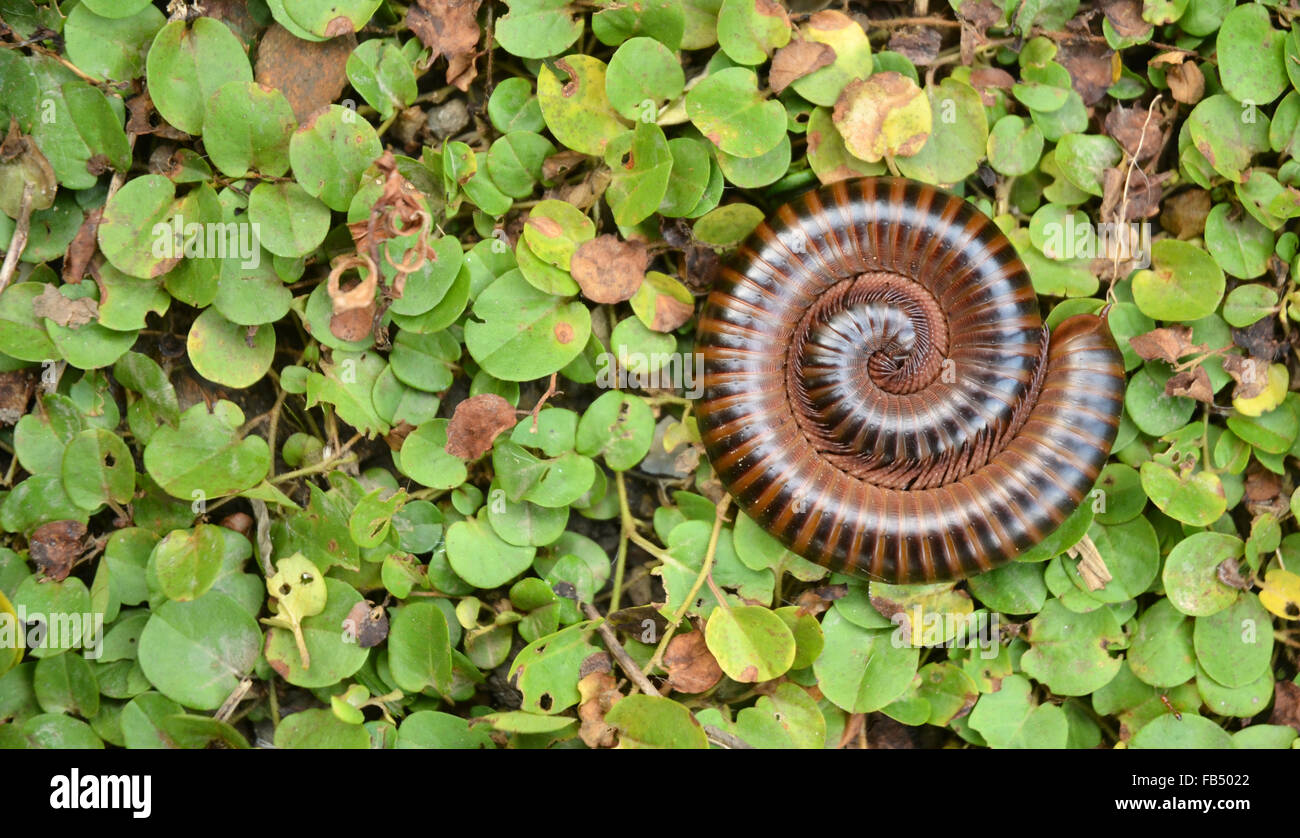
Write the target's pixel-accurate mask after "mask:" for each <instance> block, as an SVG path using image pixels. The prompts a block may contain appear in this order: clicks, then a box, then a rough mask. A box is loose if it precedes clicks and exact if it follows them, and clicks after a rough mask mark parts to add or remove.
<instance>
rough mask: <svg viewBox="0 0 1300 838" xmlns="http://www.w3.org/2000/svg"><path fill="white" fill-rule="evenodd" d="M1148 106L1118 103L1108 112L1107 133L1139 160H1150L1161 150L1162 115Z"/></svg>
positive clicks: (1130, 155)
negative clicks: (1131, 106)
mask: <svg viewBox="0 0 1300 838" xmlns="http://www.w3.org/2000/svg"><path fill="white" fill-rule="evenodd" d="M1147 116H1148V112H1147V109H1146V108H1126V107H1124V106H1123V105H1116V106H1115V107H1114V108H1112V109H1111V111H1110V113H1108V114H1106V133H1107V134H1109V135H1110V136H1111V138H1112V139H1114V140H1115V142H1117V143H1119V144H1120V146H1121V147H1122V148H1123V149H1124V151H1126V152H1128V155H1129V157H1136V158H1137V159H1138V162H1139V163H1141V162H1142V161H1144V160H1150V159H1151V158H1152V157H1153V156H1155V155H1156V154H1157V153H1158V152H1159V151H1160V133H1161V117H1160V115H1159V114H1158V113H1156V112H1154V111H1152V112H1151V113H1150V119H1148V118H1147Z"/></svg>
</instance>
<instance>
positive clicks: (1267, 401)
mask: <svg viewBox="0 0 1300 838" xmlns="http://www.w3.org/2000/svg"><path fill="white" fill-rule="evenodd" d="M1290 383H1291V380H1290V375H1289V374H1288V373H1287V370H1286V366H1285V365H1284V364H1272V365H1270V366H1269V368H1268V386H1267V387H1265V388H1264V390H1263V392H1261V393H1260V394H1259V395H1258V396H1252V397H1251V398H1249V399H1233V400H1232V406H1233V407H1234V408H1235V409H1236V411H1237V412H1238V413H1240V414H1241V415H1242V416H1261V415H1263V414H1265V413H1268V412H1269V411H1270V410H1273V409H1274V408H1276V407H1277V406H1278V405H1280V404H1281V403H1282V400H1283V399H1285V398H1286V391H1287V387H1288V386H1289V385H1290Z"/></svg>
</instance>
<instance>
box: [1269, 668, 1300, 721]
mask: <svg viewBox="0 0 1300 838" xmlns="http://www.w3.org/2000/svg"><path fill="white" fill-rule="evenodd" d="M1268 723H1269V724H1271V725H1288V726H1290V727H1293V728H1295V729H1296V731H1298V732H1300V684H1295V683H1293V682H1291V681H1287V680H1281V681H1278V682H1277V683H1276V684H1274V685H1273V713H1272V714H1271V715H1270V716H1269V717H1268Z"/></svg>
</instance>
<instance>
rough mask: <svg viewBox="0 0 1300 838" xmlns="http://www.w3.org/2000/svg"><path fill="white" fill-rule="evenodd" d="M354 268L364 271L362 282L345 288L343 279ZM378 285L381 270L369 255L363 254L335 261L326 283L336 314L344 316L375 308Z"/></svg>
mask: <svg viewBox="0 0 1300 838" xmlns="http://www.w3.org/2000/svg"><path fill="white" fill-rule="evenodd" d="M354 268H357V269H361V270H362V271H363V274H364V275H363V276H362V278H361V281H360V282H358V283H356V284H354V285H352V286H351V287H349V288H343V287H342V286H341V284H340V279H341V277H342V276H343V274H344V273H346V272H347V271H350V270H352V269H354ZM378 284H379V270H378V269H377V268H376V267H375V263H374V262H372V261H371V259H370V256H369V255H367V254H364V253H362V254H356V255H348V256H343V257H340V258H339V259H338V260H336V261H335V263H334V267H333V269H332V270H331V271H330V275H329V279H328V280H327V281H326V290H327V291H328V292H329V295H330V302H331V303H332V304H333V306H334V313H335V314H342V313H343V312H345V311H355V310H357V309H364V308H366V307H367V306H370V307H373V306H374V304H375V288H376V287H377V286H378Z"/></svg>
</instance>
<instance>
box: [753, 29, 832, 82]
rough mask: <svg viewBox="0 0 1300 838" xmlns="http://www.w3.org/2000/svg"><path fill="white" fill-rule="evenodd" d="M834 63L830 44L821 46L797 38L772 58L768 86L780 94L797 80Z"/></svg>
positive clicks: (814, 42)
mask: <svg viewBox="0 0 1300 838" xmlns="http://www.w3.org/2000/svg"><path fill="white" fill-rule="evenodd" d="M834 63H835V50H834V48H832V47H831V45H830V44H819V43H817V42H816V41H805V40H803V39H802V38H796V39H795V40H793V41H791V42H790V43H788V44H786V45H785V46H783V47H781V48H780V49H779V50H777V51H776V54H775V55H773V56H772V69H771V71H770V72H769V73H768V76H767V80H768V84H770V85H771V86H772V92H773V93H780V92H781V91H783V90H785V89H786V88H787V87H789V86H790V83H791V82H793V81H794V80H795V79H801V78H803V77H804V76H806V75H808V74H809V73H811V72H814V71H816V70H820V69H821V68H822V67H829V66H830V65H831V64H834Z"/></svg>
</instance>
